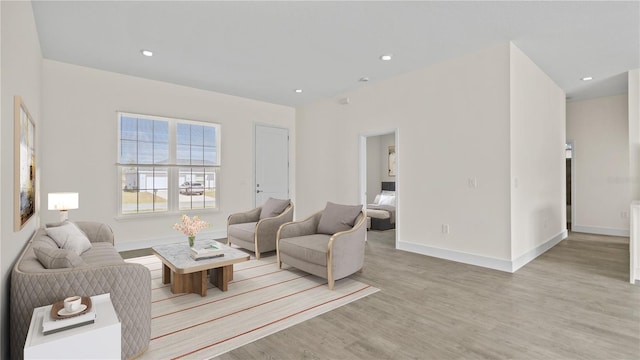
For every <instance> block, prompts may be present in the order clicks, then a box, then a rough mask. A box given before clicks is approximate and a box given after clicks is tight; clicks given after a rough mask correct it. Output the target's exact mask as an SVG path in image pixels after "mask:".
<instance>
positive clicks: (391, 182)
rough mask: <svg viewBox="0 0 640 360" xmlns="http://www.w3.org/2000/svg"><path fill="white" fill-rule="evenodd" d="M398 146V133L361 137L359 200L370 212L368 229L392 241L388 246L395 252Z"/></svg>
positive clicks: (373, 134)
mask: <svg viewBox="0 0 640 360" xmlns="http://www.w3.org/2000/svg"><path fill="white" fill-rule="evenodd" d="M397 145H398V144H397V130H390V131H381V132H376V133H367V134H361V136H360V148H361V152H360V153H361V156H360V182H361V183H360V189H361V194H360V197H361V203H362V204H363V206H366V208H367V229H368V232H369V233H370V234H376V235H384V236H376V238H385V239H389V240H388V241H389V242H390V244H388V245H390V246H392V247H394V248H395V247H396V243H397V238H398V223H399V221H398V220H399V216H398V198H399V197H398V194H399V192H398V178H399V173H398V158H399V156H398V154H399V149H398V146H397ZM387 235H392V236H387ZM393 235H395V236H393Z"/></svg>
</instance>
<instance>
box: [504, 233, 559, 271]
mask: <svg viewBox="0 0 640 360" xmlns="http://www.w3.org/2000/svg"><path fill="white" fill-rule="evenodd" d="M567 236H569V233H568V231H567V230H562V231H561V232H560V233H559V234H558V235H556V236H554V237H552V238H551V239H549V240H547V241H545V242H544V243H542V244H540V245H538V246H536V247H535V248H533V249H531V250H529V251H527V252H526V253H524V254H522V255H520V256H519V257H518V258H517V259H515V260H513V261H512V262H511V272H516V271H518V269H520V268H521V267H523V266H525V265H527V264H528V263H529V262H530V261H531V260H533V259H535V258H537V257H538V256H540V255H542V254H544V253H545V252H546V251H547V250H549V249H551V248H552V247H554V246H556V245H558V243H559V242H560V241H562V240H564V239H566V238H567Z"/></svg>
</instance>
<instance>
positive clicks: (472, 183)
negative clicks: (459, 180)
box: [467, 177, 478, 189]
mask: <svg viewBox="0 0 640 360" xmlns="http://www.w3.org/2000/svg"><path fill="white" fill-rule="evenodd" d="M467 183H468V184H469V187H470V188H472V189H475V188H477V187H478V178H474V177H473V178H469V179H468V180H467Z"/></svg>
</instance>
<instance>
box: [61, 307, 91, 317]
mask: <svg viewBox="0 0 640 360" xmlns="http://www.w3.org/2000/svg"><path fill="white" fill-rule="evenodd" d="M85 310H87V305H85V304H80V308H79V309H78V310H76V311H71V312H67V310H66V309H65V308H62V309H60V310H58V315H60V316H69V315H75V314H79V313H81V312H83V311H85Z"/></svg>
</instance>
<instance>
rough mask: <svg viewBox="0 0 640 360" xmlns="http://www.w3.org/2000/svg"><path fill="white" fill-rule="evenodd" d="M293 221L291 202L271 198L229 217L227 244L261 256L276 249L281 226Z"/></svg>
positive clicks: (258, 257)
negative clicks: (255, 206) (251, 208)
mask: <svg viewBox="0 0 640 360" xmlns="http://www.w3.org/2000/svg"><path fill="white" fill-rule="evenodd" d="M291 220H293V203H292V202H291V200H289V199H287V200H280V199H273V198H269V199H268V200H267V202H265V203H264V205H262V206H259V207H257V208H255V209H253V210H249V211H245V212H240V213H235V214H231V215H229V218H228V220H227V244H228V245H231V244H235V245H237V246H240V247H242V248H244V249H247V250H251V251H253V252H255V253H256V259H260V254H261V253H264V252H267V251H273V250H275V249H276V234H277V232H278V228H280V225H282V224H284V223H286V222H289V221H291Z"/></svg>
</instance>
